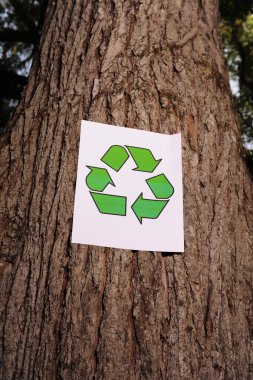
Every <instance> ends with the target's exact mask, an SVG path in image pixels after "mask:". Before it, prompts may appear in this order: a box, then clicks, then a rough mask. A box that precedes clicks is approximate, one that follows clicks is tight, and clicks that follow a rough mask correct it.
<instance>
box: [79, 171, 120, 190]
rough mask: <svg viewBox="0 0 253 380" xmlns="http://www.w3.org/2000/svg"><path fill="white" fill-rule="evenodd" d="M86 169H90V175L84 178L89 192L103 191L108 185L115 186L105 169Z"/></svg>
mask: <svg viewBox="0 0 253 380" xmlns="http://www.w3.org/2000/svg"><path fill="white" fill-rule="evenodd" d="M87 168H89V169H90V173H89V174H88V175H87V177H86V184H87V186H88V187H89V189H90V190H95V191H104V189H105V188H106V186H107V185H109V184H111V185H112V186H115V185H114V183H113V180H112V179H111V177H110V175H109V173H108V171H107V170H106V169H103V168H96V167H94V166H87Z"/></svg>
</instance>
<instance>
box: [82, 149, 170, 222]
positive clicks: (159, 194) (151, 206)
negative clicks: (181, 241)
mask: <svg viewBox="0 0 253 380" xmlns="http://www.w3.org/2000/svg"><path fill="white" fill-rule="evenodd" d="M130 155H131V157H132V158H133V160H134V162H135V164H136V168H134V169H133V170H134V171H138V172H146V173H153V172H154V171H155V169H156V168H157V167H158V165H159V164H160V162H161V161H162V160H161V159H159V160H156V159H155V157H154V155H153V153H152V152H151V150H150V149H147V148H139V147H134V146H120V145H112V146H111V147H110V148H109V149H108V150H107V151H106V153H105V154H104V155H103V157H102V158H101V161H102V162H103V163H104V164H106V165H107V166H108V167H110V168H111V169H113V170H114V171H116V172H118V171H119V170H120V169H121V168H122V166H123V165H124V164H125V162H126V161H127V160H128V158H129V157H130ZM87 167H88V169H90V172H89V174H88V175H87V177H86V184H87V186H88V188H89V189H90V190H91V191H90V195H91V197H92V199H93V201H94V203H95V205H96V207H97V209H98V211H99V212H100V213H101V214H109V215H121V216H126V215H127V197H125V196H120V195H111V194H105V193H103V191H104V190H105V189H106V187H107V186H108V185H112V186H115V184H114V182H113V180H112V178H111V176H110V174H109V172H108V170H107V169H104V168H99V167H95V166H87ZM146 183H147V185H148V186H149V188H150V190H151V191H152V193H153V194H154V196H155V199H146V198H143V193H141V194H140V195H138V197H137V199H136V200H135V201H134V203H133V204H132V206H131V208H132V210H133V212H134V213H135V215H136V217H137V219H138V220H139V222H140V223H141V224H142V219H143V218H146V219H156V218H158V217H159V215H160V214H161V212H162V211H163V210H164V208H165V207H166V205H167V203H168V202H169V198H170V197H171V196H172V195H173V194H174V188H173V186H172V184H171V183H170V181H169V180H168V178H167V177H166V176H165V174H163V173H162V174H158V175H155V176H153V177H151V178H148V179H146Z"/></svg>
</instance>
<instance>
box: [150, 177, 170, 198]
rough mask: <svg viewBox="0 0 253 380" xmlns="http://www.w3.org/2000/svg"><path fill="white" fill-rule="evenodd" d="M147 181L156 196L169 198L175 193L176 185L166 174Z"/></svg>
mask: <svg viewBox="0 0 253 380" xmlns="http://www.w3.org/2000/svg"><path fill="white" fill-rule="evenodd" d="M146 182H147V184H148V186H149V187H150V190H151V191H152V192H153V194H154V196H155V197H156V198H161V199H167V198H170V197H171V196H172V195H173V193H174V187H173V186H172V184H171V183H170V181H169V180H168V178H167V177H166V176H165V175H164V174H159V175H157V176H155V177H152V178H149V179H146Z"/></svg>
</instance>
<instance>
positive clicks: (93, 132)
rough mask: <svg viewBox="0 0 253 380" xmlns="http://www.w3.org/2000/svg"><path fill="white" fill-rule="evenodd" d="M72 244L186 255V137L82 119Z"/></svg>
mask: <svg viewBox="0 0 253 380" xmlns="http://www.w3.org/2000/svg"><path fill="white" fill-rule="evenodd" d="M72 243H80V244H90V245H98V246H104V247H114V248H123V249H131V250H144V251H163V252H183V251H184V231H183V192H182V158H181V134H175V135H164V134H160V133H153V132H147V131H141V130H137V129H131V128H123V127H117V126H112V125H107V124H100V123H94V122H90V121H82V126H81V138H80V147H79V159H78V170H77V183H76V194H75V206H74V220H73V231H72Z"/></svg>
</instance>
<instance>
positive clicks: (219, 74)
mask: <svg viewBox="0 0 253 380" xmlns="http://www.w3.org/2000/svg"><path fill="white" fill-rule="evenodd" d="M218 26H219V16H218V4H217V0H202V1H194V0H187V1H182V0H176V1H175V0H166V1H162V0H153V1H152V0H145V1H142V2H138V1H134V2H133V1H130V0H124V1H123V0H100V1H92V0H78V1H77V0H68V1H63V0H54V1H53V0H52V1H50V3H49V5H48V10H47V14H46V19H45V24H44V29H43V32H42V38H41V43H40V47H39V51H38V54H37V55H36V57H35V59H34V64H33V67H32V69H31V73H30V76H29V82H28V85H27V87H26V89H25V91H24V93H23V96H22V100H21V103H20V104H19V106H18V108H17V111H16V113H15V115H14V117H13V118H12V120H11V122H10V124H9V129H8V130H7V131H6V133H5V134H4V135H3V136H2V140H1V160H2V165H1V168H2V169H1V187H2V190H1V202H2V211H1V224H0V226H1V260H0V271H1V291H0V297H1V304H0V310H1V329H0V331H1V345H0V347H1V348H0V357H1V369H0V378H1V379H8V380H9V379H43V380H45V379H49V380H51V379H115V380H116V379H251V378H253V354H252V348H253V347H252V346H253V315H252V314H253V308H252V289H253V287H252V269H253V260H252V259H253V255H252V245H253V239H252V237H253V191H252V181H251V179H250V176H249V173H248V171H247V167H246V165H245V163H244V160H243V158H242V146H241V140H240V131H239V125H238V121H237V117H236V115H235V112H234V108H233V104H232V98H231V93H230V89H229V82H228V75H227V71H226V68H225V66H224V60H223V55H222V48H221V43H220V37H219V32H218ZM81 119H87V120H91V121H97V122H105V123H108V124H115V125H122V126H126V127H130V128H138V129H146V130H150V131H155V132H161V133H169V134H173V133H176V132H181V133H182V138H183V167H184V213H185V253H184V254H182V255H176V254H173V253H168V254H161V253H159V252H131V251H127V250H119V249H108V248H98V247H90V246H86V245H82V246H80V245H76V244H71V242H70V235H71V228H72V216H73V201H74V191H75V180H76V171H77V156H78V143H79V132H80V121H81Z"/></svg>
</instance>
